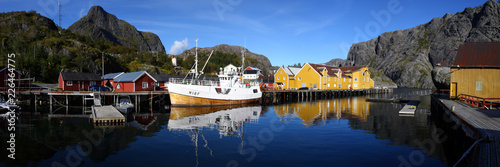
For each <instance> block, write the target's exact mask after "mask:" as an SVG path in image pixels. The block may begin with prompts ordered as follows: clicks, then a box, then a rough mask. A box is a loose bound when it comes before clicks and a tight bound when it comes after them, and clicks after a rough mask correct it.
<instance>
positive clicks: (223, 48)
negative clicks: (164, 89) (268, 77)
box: [179, 44, 272, 74]
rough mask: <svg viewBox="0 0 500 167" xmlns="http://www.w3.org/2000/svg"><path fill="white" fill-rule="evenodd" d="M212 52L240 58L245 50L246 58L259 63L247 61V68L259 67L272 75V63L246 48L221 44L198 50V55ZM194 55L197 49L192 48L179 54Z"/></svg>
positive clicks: (182, 55)
mask: <svg viewBox="0 0 500 167" xmlns="http://www.w3.org/2000/svg"><path fill="white" fill-rule="evenodd" d="M212 50H214V52H215V51H220V52H222V53H234V54H236V55H238V56H241V51H242V50H245V57H246V58H252V59H255V60H256V61H257V63H255V64H252V63H248V61H245V63H246V64H245V66H252V67H257V68H260V69H261V70H266V71H267V72H268V73H269V74H272V71H271V69H272V65H271V61H269V59H268V58H267V57H266V56H264V55H261V54H256V53H253V52H250V51H249V50H248V49H247V48H244V47H242V46H231V45H227V44H221V45H217V46H214V47H205V48H198V53H201V52H204V53H210V52H211V51H212ZM194 54H195V48H191V49H189V50H185V51H184V52H183V53H181V54H179V56H180V57H183V58H185V57H187V56H188V55H194Z"/></svg>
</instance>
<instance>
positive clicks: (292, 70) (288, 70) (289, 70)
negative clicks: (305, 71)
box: [283, 67, 301, 76]
mask: <svg viewBox="0 0 500 167" xmlns="http://www.w3.org/2000/svg"><path fill="white" fill-rule="evenodd" d="M300 69H301V68H298V67H283V70H285V73H286V74H287V75H290V76H295V75H297V73H299V71H300Z"/></svg>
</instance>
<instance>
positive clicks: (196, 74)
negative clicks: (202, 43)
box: [194, 38, 199, 79]
mask: <svg viewBox="0 0 500 167" xmlns="http://www.w3.org/2000/svg"><path fill="white" fill-rule="evenodd" d="M198 40H199V39H198V38H196V39H195V41H196V48H195V52H196V53H195V58H194V73H195V75H194V76H195V77H196V79H198Z"/></svg>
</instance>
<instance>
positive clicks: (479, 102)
mask: <svg viewBox="0 0 500 167" xmlns="http://www.w3.org/2000/svg"><path fill="white" fill-rule="evenodd" d="M459 97H460V100H462V101H464V102H466V103H469V104H470V105H473V106H476V107H478V108H480V109H491V107H493V105H499V104H498V103H494V102H493V101H491V100H496V101H500V98H482V97H477V96H471V95H466V94H461V95H460V96H459ZM488 105H489V106H490V107H489V108H488V107H487V106H488Z"/></svg>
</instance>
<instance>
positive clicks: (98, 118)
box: [92, 106, 125, 124]
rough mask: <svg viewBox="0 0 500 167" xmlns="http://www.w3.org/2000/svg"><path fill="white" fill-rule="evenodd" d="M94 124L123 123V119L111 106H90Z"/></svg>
mask: <svg viewBox="0 0 500 167" xmlns="http://www.w3.org/2000/svg"><path fill="white" fill-rule="evenodd" d="M92 119H93V120H94V124H113V123H125V117H124V116H123V115H122V114H121V113H120V112H119V111H118V110H117V109H116V108H115V107H113V106H92Z"/></svg>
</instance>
